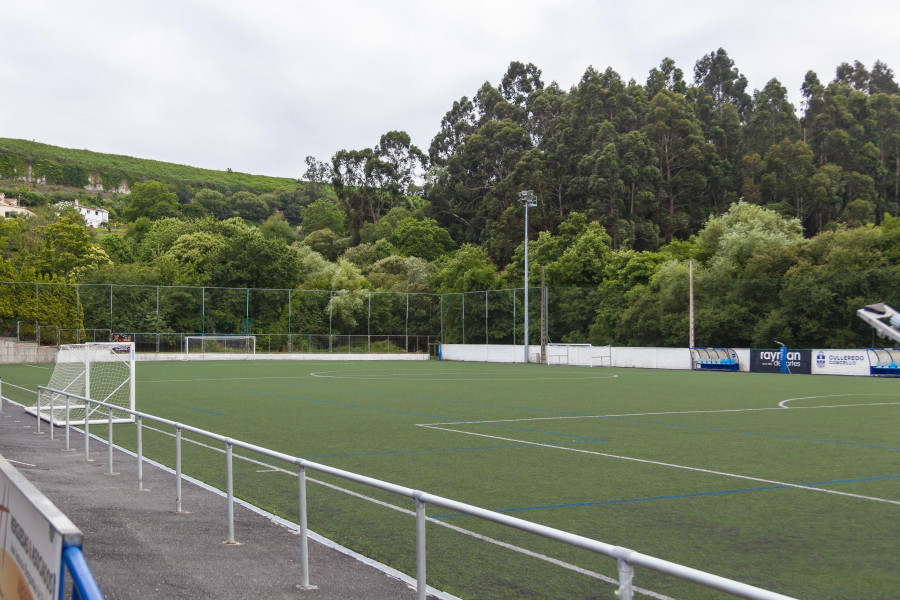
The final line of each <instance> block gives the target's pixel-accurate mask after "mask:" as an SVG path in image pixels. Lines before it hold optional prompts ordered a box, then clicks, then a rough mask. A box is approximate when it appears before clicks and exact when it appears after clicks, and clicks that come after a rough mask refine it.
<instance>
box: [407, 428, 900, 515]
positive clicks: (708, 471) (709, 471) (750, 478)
mask: <svg viewBox="0 0 900 600" xmlns="http://www.w3.org/2000/svg"><path fill="white" fill-rule="evenodd" d="M421 427H426V428H428V429H434V430H437V431H448V432H450V433H461V434H464V435H474V436H478V437H486V438H492V439H497V440H503V441H506V442H518V443H520V444H528V445H531V446H538V447H541V448H550V449H552V450H565V451H568V452H578V453H581V454H591V455H593V456H602V457H604V458H615V459H617V460H627V461H631V462H637V463H643V464H648V465H655V466H659V467H668V468H671V469H681V470H684V471H693V472H695V473H706V474H708V475H719V476H722V477H733V478H735V479H744V480H747V481H758V482H760V483H768V484H771V485H777V486H783V487H788V488H796V489H800V490H809V491H813V492H819V493H823V494H833V495H836V496H846V497H849V498H856V499H859V500H869V501H871V502H884V503H885V504H894V505H897V506H900V501H898V500H889V499H887V498H877V497H875V496H863V495H861V494H851V493H849V492H840V491H838V490H829V489H826V488H817V487H812V486H808V485H802V484H798V483H789V482H787V481H778V480H776V479H763V478H762V477H753V476H751V475H741V474H739V473H728V472H726V471H714V470H712V469H704V468H701V467H691V466H689V465H676V464H674V463H666V462H662V461H657V460H649V459H646V458H636V457H634V456H622V455H619V454H609V453H607V452H597V451H596V450H582V449H581V448H569V447H566V446H557V445H555V444H542V443H539V442H529V441H525V440H516V439H513V438H505V437H500V436H496V435H488V434H486V433H474V432H471V431H458V430H456V429H449V428H446V427H435V426H431V425H422V426H421Z"/></svg>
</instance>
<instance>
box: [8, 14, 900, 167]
mask: <svg viewBox="0 0 900 600" xmlns="http://www.w3.org/2000/svg"><path fill="white" fill-rule="evenodd" d="M9 4H10V5H9V6H6V7H4V16H3V19H2V21H0V39H3V40H4V53H3V56H2V57H0V77H2V80H3V81H4V82H5V84H6V85H5V94H4V102H3V110H2V112H0V137H19V138H25V139H35V140H38V141H42V142H47V143H51V144H58V145H63V146H69V147H78V148H89V149H92V150H98V151H104V152H113V153H122V154H130V155H133V156H142V157H146V158H154V159H158V160H165V161H172V162H182V163H187V164H192V165H196V166H201V167H208V168H216V169H224V168H226V167H230V168H233V169H235V170H239V171H246V172H252V173H266V174H273V175H281V176H287V177H296V176H298V175H299V174H300V173H302V170H303V158H304V157H305V156H306V155H309V154H312V155H314V156H316V157H317V158H319V159H321V160H327V159H328V158H329V157H330V156H331V155H332V154H333V153H334V152H335V151H336V150H338V149H341V148H362V147H366V146H372V145H373V144H375V143H377V141H378V138H379V136H380V135H381V134H382V133H385V132H387V131H389V130H392V129H402V130H405V131H407V132H409V133H410V135H411V136H412V137H413V140H414V142H415V143H417V144H418V145H419V146H420V147H422V148H423V149H425V148H427V147H428V145H429V143H430V141H431V137H432V136H433V135H434V134H435V133H436V131H437V129H438V127H439V126H440V120H441V118H442V117H443V115H444V113H445V112H446V111H447V109H449V107H450V106H451V104H452V103H453V101H454V100H457V99H459V97H460V96H463V95H466V96H470V97H471V96H472V95H473V94H474V93H475V92H476V91H477V89H478V88H479V87H480V86H481V84H482V83H483V82H484V81H486V80H489V81H491V82H492V83H495V84H496V83H497V82H498V81H499V79H500V78H501V77H502V75H503V73H504V72H505V70H506V67H507V66H508V64H509V62H510V61H512V60H519V61H522V62H533V63H534V64H536V65H537V66H538V67H539V68H540V69H541V70H542V72H543V77H544V80H545V81H546V82H550V81H552V80H555V81H557V82H558V83H559V84H560V85H561V86H562V87H563V88H569V87H571V86H572V85H574V84H576V83H577V82H578V80H579V78H580V77H581V75H582V74H583V73H584V71H585V69H586V68H587V67H588V66H590V65H593V66H594V67H595V68H597V69H600V70H602V69H605V68H606V67H608V66H609V67H612V68H613V69H615V70H616V71H617V72H618V73H619V74H620V75H621V76H622V77H623V78H624V79H626V80H628V79H630V78H634V79H636V80H637V81H638V82H640V83H643V82H644V81H645V80H646V77H647V73H648V71H649V70H650V69H651V68H653V67H655V66H657V65H658V64H659V62H660V61H661V60H662V59H663V58H664V57H666V56H669V57H671V58H673V59H675V61H676V63H677V64H678V66H679V67H681V68H682V69H683V70H684V72H685V77H686V78H688V79H692V78H693V65H694V63H695V62H696V60H697V59H698V58H699V57H700V56H702V55H703V54H706V53H709V52H712V51H715V50H716V49H717V48H719V47H723V48H725V49H726V50H727V51H728V53H729V56H731V58H732V59H733V60H734V61H735V63H736V66H737V67H738V68H739V69H740V70H741V72H742V73H744V74H745V75H746V76H747V77H748V79H749V80H750V89H751V90H752V89H759V88H762V87H763V86H764V85H765V83H766V82H767V81H768V80H769V79H770V78H772V77H777V78H778V79H779V80H780V81H781V83H782V84H783V85H785V87H787V88H788V90H789V91H790V93H791V98H792V100H793V101H794V102H795V104H796V103H797V102H798V101H799V87H800V84H801V82H802V80H803V75H804V74H805V73H806V71H807V70H810V69H812V70H815V71H816V72H817V73H818V75H819V78H820V79H821V80H822V81H828V80H830V79H831V78H832V77H833V73H834V69H835V67H836V66H837V65H838V64H839V63H840V62H844V61H848V62H852V61H853V60H855V59H859V60H861V61H862V62H863V63H865V64H866V65H867V66H871V65H872V63H874V61H875V60H882V61H884V62H886V63H887V64H888V65H889V66H892V67H894V68H897V69H900V48H898V46H897V45H896V43H895V37H896V36H895V33H894V29H895V27H896V25H895V24H896V23H897V22H898V18H897V17H898V16H900V7H898V5H896V4H895V3H892V2H887V1H885V0H876V1H874V2H869V3H867V4H866V10H856V9H854V8H853V7H848V6H847V5H846V4H845V3H840V2H836V1H833V0H825V1H822V2H812V1H809V0H802V1H794V2H783V1H781V2H779V1H775V0H762V1H760V2H756V3H753V4H748V3H742V2H741V3H739V2H727V1H725V2H723V1H721V0H719V1H706V0H704V1H695V2H688V3H673V2H670V1H669V2H663V1H661V0H645V1H637V2H632V3H615V4H613V3H610V2H596V1H590V0H564V1H552V0H520V1H513V0H479V1H476V0H459V1H455V2H451V1H449V0H438V1H434V2H421V1H414V0H392V1H385V2H378V3H373V2H364V1H361V0H335V1H332V2H329V3H323V2H309V1H306V0H302V1H297V0H294V1H291V0H258V1H256V2H249V1H247V0H183V1H180V2H179V1H176V0H158V1H155V2H150V1H143V2H141V1H133V2H118V1H113V0H85V1H83V2H78V3H73V2H62V1H60V0H29V1H28V2H16V3H9Z"/></svg>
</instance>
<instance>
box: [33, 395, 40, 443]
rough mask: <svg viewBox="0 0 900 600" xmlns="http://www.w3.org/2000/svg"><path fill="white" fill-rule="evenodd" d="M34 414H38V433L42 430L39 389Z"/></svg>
mask: <svg viewBox="0 0 900 600" xmlns="http://www.w3.org/2000/svg"><path fill="white" fill-rule="evenodd" d="M35 409H36V410H35V411H34V414H35V415H36V416H37V433H40V432H41V392H40V390H38V397H37V405H35Z"/></svg>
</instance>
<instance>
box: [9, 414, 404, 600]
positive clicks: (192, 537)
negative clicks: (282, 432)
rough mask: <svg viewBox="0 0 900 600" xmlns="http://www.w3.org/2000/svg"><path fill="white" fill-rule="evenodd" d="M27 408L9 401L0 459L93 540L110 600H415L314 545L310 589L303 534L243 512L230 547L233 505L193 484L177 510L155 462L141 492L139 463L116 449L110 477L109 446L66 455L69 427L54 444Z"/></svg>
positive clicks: (87, 547)
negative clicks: (303, 580) (304, 574)
mask: <svg viewBox="0 0 900 600" xmlns="http://www.w3.org/2000/svg"><path fill="white" fill-rule="evenodd" d="M42 431H44V433H43V434H37V433H36V419H35V417H34V416H33V415H28V414H27V413H25V411H24V409H22V408H21V407H20V406H18V405H14V404H9V403H7V402H4V403H3V413H2V415H0V454H2V455H3V456H4V457H6V459H7V460H9V461H10V462H11V463H12V464H13V466H15V467H16V468H17V469H19V470H20V471H21V472H22V474H24V475H25V476H26V477H27V478H28V479H29V480H30V481H31V482H32V483H33V484H34V485H35V486H36V487H37V488H38V489H39V490H41V491H42V492H43V493H44V494H45V495H46V496H47V497H48V498H49V499H50V500H51V501H52V502H53V503H54V504H56V506H57V507H59V509H60V510H62V511H63V512H64V513H65V514H66V516H68V517H69V518H70V519H71V520H72V521H73V522H74V523H75V525H76V526H77V527H79V528H80V529H81V530H82V532H83V533H84V547H83V551H84V555H85V558H86V559H87V562H88V565H89V566H90V568H91V570H92V571H93V573H94V577H95V578H96V580H97V583H98V585H99V586H100V590H101V591H102V592H103V594H104V596H105V597H106V598H110V599H113V598H114V599H117V600H128V599H131V598H134V599H138V598H140V599H143V598H148V597H158V598H267V599H275V598H291V599H310V600H332V599H333V600H348V599H357V598H358V599H363V600H367V599H371V600H387V599H409V600H413V599H414V598H415V597H416V593H415V591H414V590H413V589H411V587H410V586H409V585H408V584H407V583H405V582H403V581H400V580H399V579H396V578H394V577H391V576H389V575H387V574H385V573H384V572H382V571H380V570H378V569H376V568H374V567H373V566H370V565H369V564H365V563H364V562H362V561H360V560H357V559H356V558H353V557H351V556H348V554H346V553H343V552H341V551H339V550H337V549H334V548H331V547H327V546H325V545H322V544H320V543H316V542H314V541H313V540H312V539H311V540H310V558H309V564H310V583H311V584H312V585H314V586H315V589H300V588H299V587H298V584H299V583H300V550H299V536H298V535H297V534H296V533H295V532H294V531H292V530H290V529H288V528H287V527H284V526H282V525H279V524H277V523H275V522H273V521H272V520H271V519H269V518H266V517H265V516H262V515H260V514H257V513H255V512H252V511H250V510H248V509H246V508H243V507H241V506H235V539H236V540H237V541H238V542H240V545H236V546H235V545H226V544H224V543H223V542H224V540H225V539H226V538H227V534H228V531H227V522H226V520H225V512H226V505H225V500H224V498H223V497H221V496H220V495H218V494H216V493H214V492H212V491H209V490H207V489H204V488H202V487H200V486H197V485H193V484H191V483H189V482H187V481H185V482H184V483H183V485H182V497H183V507H184V508H185V510H187V511H190V512H187V513H181V514H179V513H176V512H175V510H174V509H175V492H174V487H175V486H174V476H173V475H172V474H171V473H168V472H166V471H163V470H162V469H159V468H156V467H153V466H150V465H145V466H144V473H143V475H144V486H145V487H146V488H147V490H148V491H138V490H137V461H136V460H135V459H134V457H132V456H128V455H126V454H124V453H122V452H119V451H116V452H115V455H114V462H113V464H114V468H115V470H116V471H117V472H118V473H119V474H118V475H108V474H106V471H107V462H106V457H107V447H106V445H104V444H101V443H98V442H93V441H92V444H91V447H92V449H91V457H92V458H94V459H96V460H95V461H93V462H86V461H85V460H84V456H83V452H84V438H83V436H82V435H81V434H80V433H76V432H73V433H72V437H71V445H72V447H73V448H76V450H75V451H72V452H66V451H65V450H64V448H65V442H64V435H65V431H64V430H63V429H60V428H57V429H56V433H55V435H56V440H53V441H51V440H50V436H49V434H48V433H47V431H48V429H47V424H46V423H43V424H42Z"/></svg>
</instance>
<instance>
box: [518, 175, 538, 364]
mask: <svg viewBox="0 0 900 600" xmlns="http://www.w3.org/2000/svg"><path fill="white" fill-rule="evenodd" d="M519 202H521V203H522V204H524V205H525V331H524V337H523V338H522V343H523V344H524V345H525V362H526V363H528V362H530V361H529V360H528V358H529V357H528V209H529V208H534V207H535V206H537V201H536V200H535V198H534V192H533V191H531V190H523V191H521V192H519Z"/></svg>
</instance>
